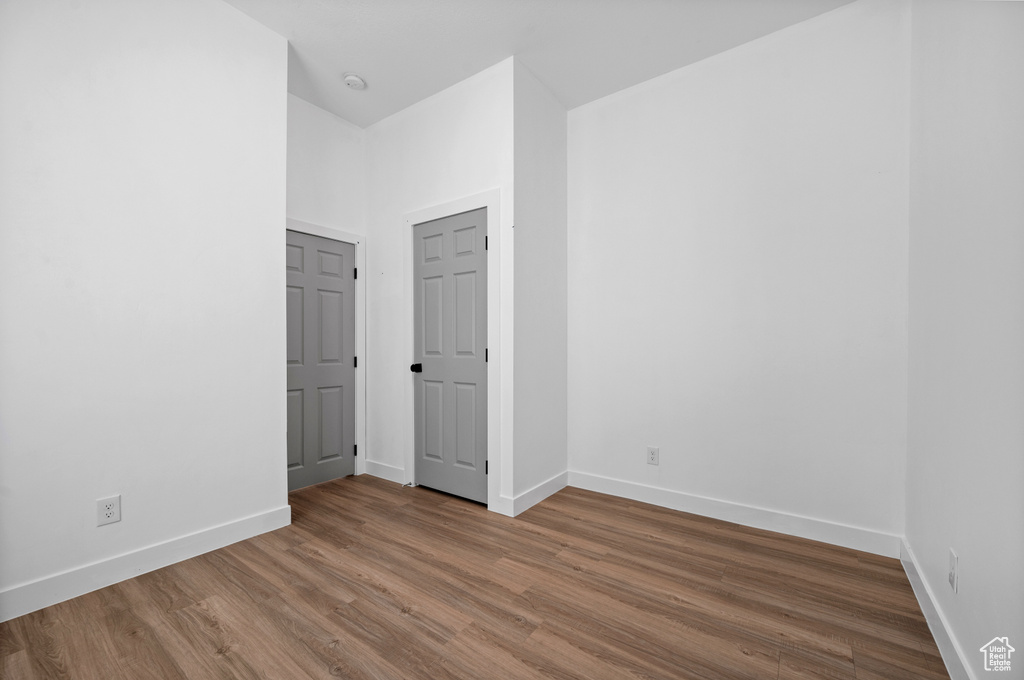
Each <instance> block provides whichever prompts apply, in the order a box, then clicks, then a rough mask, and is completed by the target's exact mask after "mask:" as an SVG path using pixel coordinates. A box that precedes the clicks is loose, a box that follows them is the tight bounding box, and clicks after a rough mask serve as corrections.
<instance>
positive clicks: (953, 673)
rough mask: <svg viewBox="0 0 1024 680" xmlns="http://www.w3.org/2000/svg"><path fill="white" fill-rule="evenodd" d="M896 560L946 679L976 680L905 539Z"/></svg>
mask: <svg viewBox="0 0 1024 680" xmlns="http://www.w3.org/2000/svg"><path fill="white" fill-rule="evenodd" d="M900 562H902V563H903V571H905V572H906V573H907V579H908V580H909V581H910V587H911V588H913V589H914V595H915V596H916V597H917V602H918V604H920V605H921V613H922V614H924V619H925V621H927V622H928V628H929V629H930V630H931V632H932V637H933V638H935V644H936V646H937V647H938V648H939V653H940V654H942V662H943V663H945V664H946V671H947V672H948V673H949V677H950V679H951V680H977V676H975V675H973V674H972V673H971V672H970V670H969V669H970V664H967V663H965V662H964V659H965V656H964V653H963V648H962V647H961V646H960V645H959V644H958V643H957V641H956V638H954V637H953V634H952V632H951V631H950V628H949V626H948V625H946V617H945V616H943V615H942V610H941V609H939V606H938V602H937V601H936V600H935V597H934V595H933V593H932V589H931V588H929V587H928V584H927V582H925V580H924V578H923V577H922V576H921V570H920V569H918V566H917V558H916V557H914V551H913V550H911V549H910V545H909V544H908V543H907V542H906V539H904V540H903V541H902V544H901V548H900Z"/></svg>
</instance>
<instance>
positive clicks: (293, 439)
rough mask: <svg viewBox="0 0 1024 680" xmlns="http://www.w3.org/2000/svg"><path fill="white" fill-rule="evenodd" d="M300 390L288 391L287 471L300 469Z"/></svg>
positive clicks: (301, 412)
mask: <svg viewBox="0 0 1024 680" xmlns="http://www.w3.org/2000/svg"><path fill="white" fill-rule="evenodd" d="M302 418H303V408H302V390H288V469H289V470H290V469H292V468H298V467H302V434H303V432H302Z"/></svg>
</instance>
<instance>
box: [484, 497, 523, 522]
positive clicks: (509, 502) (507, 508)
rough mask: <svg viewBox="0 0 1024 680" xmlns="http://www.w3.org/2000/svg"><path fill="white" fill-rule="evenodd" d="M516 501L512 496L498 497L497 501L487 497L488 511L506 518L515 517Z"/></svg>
mask: <svg viewBox="0 0 1024 680" xmlns="http://www.w3.org/2000/svg"><path fill="white" fill-rule="evenodd" d="M515 508H516V501H515V499H514V498H512V497H511V496H498V498H497V499H494V498H491V497H490V495H488V497H487V509H488V510H490V511H491V512H496V513H498V514H499V515H505V517H515V516H516V513H515Z"/></svg>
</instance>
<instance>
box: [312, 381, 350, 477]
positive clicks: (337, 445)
mask: <svg viewBox="0 0 1024 680" xmlns="http://www.w3.org/2000/svg"><path fill="white" fill-rule="evenodd" d="M318 391H319V392H320V413H319V416H320V418H319V420H320V455H319V457H318V458H317V462H318V463H321V462H323V461H325V460H331V459H332V458H338V457H340V456H341V454H342V449H341V447H342V444H343V440H344V436H343V432H342V430H343V429H344V418H343V417H342V411H343V410H344V402H345V395H344V392H343V388H342V387H321V388H319V389H318Z"/></svg>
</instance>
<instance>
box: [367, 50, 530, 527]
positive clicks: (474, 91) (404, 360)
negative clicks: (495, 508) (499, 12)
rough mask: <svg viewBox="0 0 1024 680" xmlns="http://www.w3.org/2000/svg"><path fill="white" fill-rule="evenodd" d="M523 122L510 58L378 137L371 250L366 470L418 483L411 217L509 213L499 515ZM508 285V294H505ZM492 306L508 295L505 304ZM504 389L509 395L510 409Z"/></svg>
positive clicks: (491, 326)
mask: <svg viewBox="0 0 1024 680" xmlns="http://www.w3.org/2000/svg"><path fill="white" fill-rule="evenodd" d="M512 115H513V111H512V59H507V60H505V61H504V62H502V63H500V64H498V65H496V66H494V67H492V68H490V69H487V70H485V71H483V72H481V73H479V74H477V75H475V76H473V77H472V78H469V79H467V80H464V81H462V82H461V83H458V84H457V85H454V86H452V87H451V88H448V89H447V90H444V91H443V92H440V93H438V94H436V95H434V96H432V97H430V98H428V99H425V100H423V101H421V102H419V103H417V104H415V105H413V106H411V107H409V108H407V109H405V110H403V111H401V112H399V113H397V114H395V115H393V116H391V117H389V118H386V119H384V120H382V121H381V122H379V123H377V124H375V125H373V126H371V127H369V128H367V130H366V133H367V164H368V174H367V182H368V192H369V193H368V195H369V209H368V229H367V237H368V240H369V242H370V244H371V245H370V247H369V248H368V249H367V266H366V269H367V284H366V285H367V291H368V300H367V309H368V315H369V318H368V320H367V347H368V357H367V385H368V390H367V412H368V417H367V461H366V466H367V467H366V470H367V472H370V473H372V474H376V475H379V476H383V477H386V478H390V479H393V480H396V481H402V482H405V481H411V480H412V469H411V460H412V459H411V453H410V452H411V450H412V445H413V437H412V425H413V390H412V386H413V382H412V375H411V374H410V373H409V364H410V363H412V358H413V352H412V350H413V335H412V320H413V307H412V254H411V253H412V250H411V249H412V229H411V226H410V225H409V224H407V223H406V218H407V216H408V215H409V214H410V213H413V212H416V211H422V210H424V209H428V208H431V207H432V206H437V205H439V204H447V203H451V202H453V201H458V200H459V199H463V198H465V197H467V196H474V195H477V194H481V193H484V192H491V191H497V192H498V194H499V195H500V199H499V203H500V207H499V208H498V210H497V212H498V213H499V214H498V215H496V216H495V215H491V216H490V218H491V219H494V220H495V221H496V223H497V229H495V231H492V232H491V233H490V254H489V258H488V286H489V288H488V298H489V302H488V304H489V311H488V343H489V346H490V361H491V366H490V367H489V373H488V377H489V380H490V383H489V385H488V399H489V408H491V407H493V408H496V409H499V410H500V417H499V418H498V419H496V420H495V419H492V418H490V417H489V419H488V428H489V430H488V440H489V455H490V456H491V466H490V472H491V480H490V484H491V485H492V486H490V487H489V489H490V497H491V501H492V504H493V503H497V502H498V499H499V496H500V497H503V498H505V499H506V500H508V499H510V498H511V484H512V471H511V467H510V466H511V455H509V456H507V457H505V459H504V460H501V459H500V455H498V454H499V451H498V447H497V446H495V445H494V444H495V441H494V437H500V439H501V446H500V448H501V450H508V451H511V443H512V442H511V440H512V400H511V394H510V392H507V391H509V390H511V386H512V374H511V371H512V343H513V338H512V336H511V333H512V323H511V315H512V305H513V301H512V297H511V291H512V275H513V271H512V264H511V263H512V259H511V258H512V248H513V244H512V216H513V201H514V197H513V191H512V189H513V187H512V183H513V167H512V164H513V156H512V154H513V148H512V135H513V129H512ZM438 216H441V215H438ZM495 232H497V233H495ZM499 278H500V281H501V283H500V285H494V284H495V283H496V282H497V281H498V279H499ZM492 296H500V300H498V301H497V302H498V303H497V304H492V303H494V302H495V298H494V297H492ZM499 335H500V341H499V339H498V336H499ZM496 372H500V376H499V375H496ZM499 382H500V384H499ZM496 387H497V388H500V390H501V391H502V392H505V393H506V394H505V395H504V397H503V398H502V399H500V401H499V400H497V399H495V396H496V395H495V393H494V391H493V388H496ZM496 402H497V403H496ZM499 421H500V422H499ZM496 460H498V464H497V465H496V464H495V461H496ZM495 484H497V485H499V487H500V488H496V487H495V486H493V485H495ZM509 510H510V508H508V507H505V508H504V511H506V512H507V511H509Z"/></svg>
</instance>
